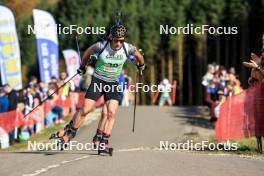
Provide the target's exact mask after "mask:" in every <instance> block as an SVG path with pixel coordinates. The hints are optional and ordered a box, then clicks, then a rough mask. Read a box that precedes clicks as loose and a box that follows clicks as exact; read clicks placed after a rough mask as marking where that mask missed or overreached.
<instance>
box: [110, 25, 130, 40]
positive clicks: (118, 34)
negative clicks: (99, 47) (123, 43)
mask: <svg viewBox="0 0 264 176" xmlns="http://www.w3.org/2000/svg"><path fill="white" fill-rule="evenodd" d="M126 36H127V29H126V27H125V26H123V25H121V24H116V25H114V26H112V27H111V29H110V38H123V37H126Z"/></svg>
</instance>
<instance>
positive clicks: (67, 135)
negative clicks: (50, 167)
mask: <svg viewBox="0 0 264 176" xmlns="http://www.w3.org/2000/svg"><path fill="white" fill-rule="evenodd" d="M71 125H72V121H71V122H70V123H69V124H68V125H66V127H65V128H64V129H61V130H59V131H58V132H57V133H53V134H51V136H50V138H49V139H55V140H56V142H57V146H58V147H59V149H60V150H63V149H65V148H66V147H67V146H68V144H69V142H70V140H71V139H72V138H74V137H75V135H76V131H77V129H76V130H73V129H72V128H71Z"/></svg>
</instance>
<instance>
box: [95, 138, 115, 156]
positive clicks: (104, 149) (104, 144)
mask: <svg viewBox="0 0 264 176" xmlns="http://www.w3.org/2000/svg"><path fill="white" fill-rule="evenodd" d="M113 152H114V149H113V148H112V147H109V146H108V137H105V136H103V137H102V140H101V141H100V146H99V148H98V155H101V154H107V155H109V156H113Z"/></svg>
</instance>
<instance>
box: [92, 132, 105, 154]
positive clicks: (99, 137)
mask: <svg viewBox="0 0 264 176" xmlns="http://www.w3.org/2000/svg"><path fill="white" fill-rule="evenodd" d="M102 138H103V134H102V133H98V132H97V133H96V134H95V136H94V137H93V147H94V149H95V150H98V149H99V146H100V141H101V140H102Z"/></svg>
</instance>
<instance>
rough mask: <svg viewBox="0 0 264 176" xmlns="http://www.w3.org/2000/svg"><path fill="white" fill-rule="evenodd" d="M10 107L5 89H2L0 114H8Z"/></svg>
mask: <svg viewBox="0 0 264 176" xmlns="http://www.w3.org/2000/svg"><path fill="white" fill-rule="evenodd" d="M8 107H9V100H8V97H7V96H6V94H5V91H4V90H3V89H0V113H2V112H7V111H8Z"/></svg>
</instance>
